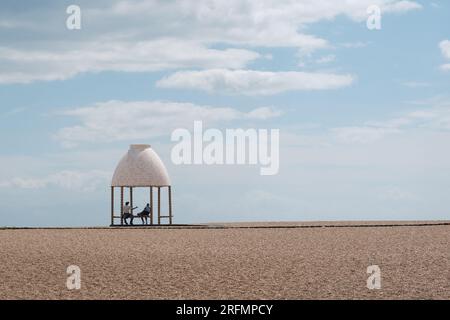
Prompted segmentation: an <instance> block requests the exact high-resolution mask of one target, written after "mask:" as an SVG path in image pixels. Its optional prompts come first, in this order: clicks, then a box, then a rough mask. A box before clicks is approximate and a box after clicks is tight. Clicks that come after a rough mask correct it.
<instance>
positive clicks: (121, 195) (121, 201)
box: [120, 187, 123, 225]
mask: <svg viewBox="0 0 450 320" xmlns="http://www.w3.org/2000/svg"><path fill="white" fill-rule="evenodd" d="M120 224H121V225H123V187H120Z"/></svg>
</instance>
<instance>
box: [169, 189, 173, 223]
mask: <svg viewBox="0 0 450 320" xmlns="http://www.w3.org/2000/svg"><path fill="white" fill-rule="evenodd" d="M168 191H169V224H172V187H171V186H169V190H168Z"/></svg>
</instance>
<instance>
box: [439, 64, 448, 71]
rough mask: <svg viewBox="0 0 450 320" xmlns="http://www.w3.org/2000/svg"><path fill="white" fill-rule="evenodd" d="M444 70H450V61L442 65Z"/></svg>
mask: <svg viewBox="0 0 450 320" xmlns="http://www.w3.org/2000/svg"><path fill="white" fill-rule="evenodd" d="M440 68H441V70H442V71H450V63H446V64H443V65H441V66H440Z"/></svg>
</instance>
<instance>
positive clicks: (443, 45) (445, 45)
mask: <svg viewBox="0 0 450 320" xmlns="http://www.w3.org/2000/svg"><path fill="white" fill-rule="evenodd" d="M439 48H440V49H441V52H442V55H443V56H444V57H445V58H446V59H450V41H449V40H443V41H441V42H440V43H439Z"/></svg>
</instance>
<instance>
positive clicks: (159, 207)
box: [158, 187, 161, 224]
mask: <svg viewBox="0 0 450 320" xmlns="http://www.w3.org/2000/svg"><path fill="white" fill-rule="evenodd" d="M158 224H161V187H158Z"/></svg>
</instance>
